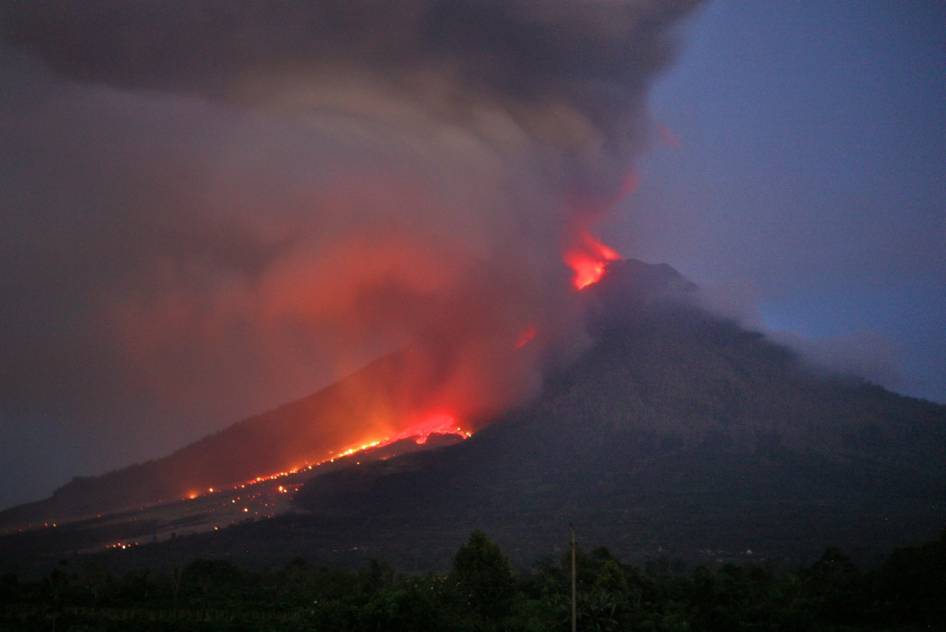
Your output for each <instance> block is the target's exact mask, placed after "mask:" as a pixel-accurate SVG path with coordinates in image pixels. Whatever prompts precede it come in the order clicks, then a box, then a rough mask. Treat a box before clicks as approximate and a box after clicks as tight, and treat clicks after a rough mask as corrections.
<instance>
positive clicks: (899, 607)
mask: <svg viewBox="0 0 946 632" xmlns="http://www.w3.org/2000/svg"><path fill="white" fill-rule="evenodd" d="M577 569H578V570H577V586H578V629H579V630H597V631H605V630H667V631H671V630H674V631H675V630H681V631H682V630H720V631H726V632H734V631H739V630H753V631H755V630H759V631H761V630H812V631H817V630H833V631H841V630H904V631H906V630H931V629H935V630H940V629H946V531H944V532H943V533H942V535H941V536H940V538H939V540H937V541H934V542H930V543H928V544H925V545H922V546H917V547H910V548H903V549H899V550H897V551H895V552H894V553H893V554H892V555H891V556H890V557H889V558H888V559H887V560H886V561H885V562H884V563H883V564H882V565H880V566H879V567H877V568H875V569H872V570H870V571H862V570H860V569H858V568H857V567H856V566H855V565H854V564H853V563H852V562H851V561H850V560H849V559H848V558H847V557H845V555H844V554H843V553H842V552H841V551H839V550H837V549H828V550H827V551H825V553H824V555H823V556H822V557H821V558H820V559H819V560H818V561H817V562H815V563H814V564H812V565H810V566H807V567H802V568H799V569H794V570H786V569H779V568H777V567H775V566H768V565H743V566H736V565H723V566H719V567H712V568H711V567H705V566H700V567H697V568H695V569H692V570H686V569H685V568H681V566H680V565H676V564H670V563H667V562H651V563H648V564H646V565H645V566H644V567H643V568H641V567H637V566H632V565H628V564H624V563H622V562H620V561H619V560H617V559H615V558H614V557H613V556H612V555H611V554H610V553H609V552H608V551H607V550H606V549H604V548H598V549H595V550H593V551H591V552H584V551H579V552H578V555H577ZM569 617H570V558H569V556H567V555H566V556H564V557H563V559H561V560H548V561H545V562H542V563H539V564H538V565H536V566H535V567H534V568H532V569H531V570H529V571H528V572H519V573H516V572H514V571H513V570H512V568H511V566H510V564H509V561H508V560H507V559H506V557H505V556H504V555H503V553H502V551H500V549H499V547H498V546H496V545H495V544H494V543H493V542H491V541H490V540H489V539H488V538H487V537H486V536H485V535H484V534H483V533H480V532H475V533H473V535H472V536H471V537H470V540H469V541H468V542H467V543H466V544H465V545H463V546H462V547H461V548H460V550H459V551H458V552H457V554H456V556H455V557H454V560H453V565H452V568H451V570H450V572H449V573H446V574H437V573H432V574H426V575H402V574H398V573H396V572H395V571H394V570H393V569H391V568H390V567H388V566H387V565H385V564H382V563H378V562H372V563H371V564H370V565H368V566H367V567H366V568H363V569H361V570H359V571H348V570H340V569H332V568H324V567H319V566H314V565H310V564H308V563H306V562H305V561H303V560H301V559H298V560H295V561H293V562H291V563H289V564H288V565H286V566H285V567H283V568H280V569H277V570H269V571H253V572H251V571H247V570H242V569H240V568H238V567H236V566H234V565H233V564H232V563H230V562H227V561H220V560H196V561H193V562H191V563H189V564H187V565H186V566H180V567H175V568H173V569H171V570H170V571H169V572H162V573H158V572H153V571H137V572H132V573H129V574H126V575H124V576H120V577H118V576H113V575H111V574H110V573H108V572H107V571H105V570H104V569H103V568H102V567H101V566H98V565H97V563H96V562H95V560H94V558H90V559H88V560H84V561H83V560H81V559H79V560H73V561H70V562H63V563H61V564H60V565H59V567H58V568H56V569H55V570H54V571H52V572H51V573H50V574H49V575H48V576H46V577H45V578H44V579H42V580H40V581H32V582H22V581H19V580H18V579H17V577H16V576H15V575H6V576H4V577H3V578H2V581H0V629H2V630H11V631H12V630H30V631H33V630H85V631H91V630H131V629H134V630H326V631H332V632H340V631H345V630H352V631H362V630H364V631H369V630H370V631H373V632H377V631H399V630H404V631H410V632H423V631H425V630H429V631H442V630H470V631H473V630H481V631H489V630H496V631H499V630H510V631H512V630H521V631H545V630H567V629H569V620H570V619H569Z"/></svg>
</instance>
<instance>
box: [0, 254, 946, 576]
mask: <svg viewBox="0 0 946 632" xmlns="http://www.w3.org/2000/svg"><path fill="white" fill-rule="evenodd" d="M584 292H586V293H587V296H588V298H587V301H588V305H587V309H588V322H587V327H588V334H589V337H590V340H591V342H590V345H589V347H588V348H587V349H586V350H585V351H584V352H583V353H582V354H581V355H580V356H579V357H578V358H577V359H576V360H575V361H574V362H572V363H570V364H568V365H567V366H564V367H562V368H560V369H558V370H555V371H551V372H550V374H549V375H547V377H546V381H545V384H544V387H543V389H542V392H541V393H540V394H539V395H538V396H537V397H536V398H534V399H533V400H532V401H530V402H528V403H527V404H524V405H522V406H520V407H518V408H517V409H515V410H512V411H509V412H507V413H506V414H505V415H504V416H503V418H501V419H499V420H496V421H495V422H494V423H492V424H491V425H489V426H488V427H486V428H485V429H483V430H481V431H480V432H478V433H477V434H476V435H474V436H473V437H472V438H471V439H469V440H467V441H461V442H458V443H456V444H454V445H449V446H446V447H442V448H439V449H436V450H429V451H425V452H417V453H413V454H407V455H402V456H399V457H395V458H390V459H385V460H376V461H374V462H371V463H362V464H360V465H357V466H354V465H353V466H352V467H346V468H341V469H337V470H335V471H332V472H328V473H325V474H323V475H321V476H318V477H315V478H312V479H310V480H308V481H307V482H306V483H305V484H304V485H302V486H301V488H300V489H299V490H298V491H297V492H296V494H295V497H294V500H293V503H294V506H295V509H296V510H295V512H293V513H290V514H288V515H282V516H278V517H276V518H272V519H267V520H259V521H256V522H252V523H247V524H241V525H238V526H235V527H231V528H228V529H223V530H221V531H220V532H215V533H212V534H203V535H195V536H192V537H188V538H178V539H177V541H176V542H175V543H173V546H174V547H176V548H177V549H178V550H179V551H181V554H193V555H204V556H207V555H209V556H220V557H235V558H240V559H244V560H251V561H252V560H256V561H279V560H285V559H289V558H291V557H293V556H296V555H299V554H300V553H304V554H305V555H306V556H310V557H312V556H314V557H318V558H320V559H323V560H329V561H335V562H337V561H340V560H341V561H346V560H348V561H350V560H355V559H361V558H364V557H379V558H385V559H388V560H390V561H392V562H395V563H396V564H398V565H400V567H402V568H405V569H409V568H430V567H436V566H442V565H443V564H445V563H446V561H447V560H448V559H449V555H450V554H451V552H452V551H454V550H455V549H456V547H457V546H458V544H459V543H460V542H462V541H463V539H464V538H465V537H466V535H467V534H468V533H469V531H470V530H471V529H473V528H482V529H484V530H486V531H487V532H488V533H490V534H491V535H492V536H493V537H495V538H496V539H497V540H498V541H499V542H500V544H501V545H503V547H504V549H505V550H507V551H508V552H509V553H510V554H511V555H512V556H513V558H514V559H515V560H517V561H519V562H530V561H533V560H534V559H535V558H537V557H539V556H541V555H543V554H548V553H550V552H552V551H554V550H556V547H557V546H559V545H560V544H561V543H562V542H563V541H564V534H565V532H566V530H567V527H568V525H569V524H574V525H575V527H576V528H577V529H578V531H579V533H580V534H581V536H582V538H583V539H584V541H586V542H589V543H602V544H607V545H608V546H609V547H611V548H612V549H614V550H615V551H616V552H618V553H620V554H622V555H625V556H628V557H632V558H634V557H636V558H640V557H643V556H660V555H668V556H678V557H681V558H686V559H691V560H704V559H732V558H738V557H747V556H748V557H750V558H754V559H760V558H766V559H772V558H778V559H805V558H807V557H810V556H812V555H814V554H816V553H818V552H819V551H820V550H821V549H823V548H824V546H826V545H827V544H836V545H839V546H842V547H844V548H845V549H847V550H848V551H851V552H853V553H855V554H858V555H861V556H863V557H867V556H870V555H873V554H882V553H884V552H886V550H887V549H889V548H890V547H893V546H896V545H900V544H902V543H904V542H905V541H908V540H910V539H912V538H925V537H930V536H932V535H933V534H935V533H936V532H937V531H939V530H940V529H942V527H943V526H944V524H946V406H941V405H938V404H934V403H931V402H927V401H922V400H917V399H912V398H908V397H903V396H900V395H897V394H895V393H892V392H889V391H887V390H885V389H883V388H881V387H879V386H876V385H873V384H870V383H867V382H864V381H862V380H859V379H857V378H853V377H846V376H838V375H827V374H825V373H823V372H820V371H817V370H814V369H812V368H809V367H808V366H806V364H805V363H804V362H803V361H801V360H800V359H799V358H798V357H797V356H796V355H795V354H794V353H793V352H792V351H790V350H789V349H787V348H785V347H782V346H779V345H778V344H776V343H774V342H772V341H771V340H769V339H768V338H766V336H764V335H763V334H761V333H758V332H753V331H749V330H747V329H745V328H743V327H742V326H740V325H739V324H738V323H736V322H733V321H731V320H727V319H724V318H721V317H719V316H716V315H714V314H711V313H709V312H707V311H705V310H703V309H702V308H700V307H699V305H698V301H697V300H695V297H696V296H697V294H698V292H697V290H696V288H695V287H694V286H693V285H692V284H691V283H689V282H688V281H687V280H686V279H684V278H683V277H682V276H680V275H679V274H678V273H677V272H676V271H674V270H673V269H672V268H670V267H669V266H666V265H648V264H644V263H641V262H638V261H634V260H627V261H619V262H614V263H612V264H610V266H609V268H608V273H607V275H606V276H605V277H604V279H603V280H602V281H601V282H600V283H598V284H597V285H595V286H592V287H589V288H587V289H586V290H584ZM387 362H390V360H382V361H380V362H379V363H378V364H376V365H373V366H372V367H369V368H368V369H366V371H367V373H365V374H364V375H372V376H373V377H372V379H375V378H376V377H377V376H376V375H375V373H377V372H380V375H382V376H383V377H390V378H392V379H393V377H394V375H393V374H392V375H388V374H387V372H388V371H391V369H390V368H389V366H388V364H387ZM393 373H396V371H394V372H393ZM357 379H361V378H357ZM341 384H344V382H343V383H341ZM332 388H342V386H340V385H339V386H336V387H332ZM331 392H332V389H328V390H327V391H323V392H322V393H321V394H319V395H317V396H314V397H315V399H311V398H310V399H308V400H303V401H302V402H298V403H296V404H292V405H290V406H287V407H285V408H283V409H279V410H277V411H274V412H273V413H270V414H268V415H266V416H264V417H261V418H256V419H254V420H250V421H249V422H243V423H242V424H238V425H237V426H234V427H233V428H231V429H228V430H227V431H224V432H223V433H221V434H220V435H215V436H214V437H209V438H208V439H205V440H204V441H202V442H198V443H196V444H194V445H192V446H190V447H188V448H185V450H182V451H181V452H179V453H177V454H175V455H172V456H171V457H168V459H166V460H164V461H159V462H156V464H149V465H146V466H142V468H139V469H130V470H126V471H124V472H118V473H115V474H112V475H109V476H110V477H111V479H109V480H111V481H113V483H112V484H115V485H119V486H120V487H122V488H132V487H134V486H135V485H139V484H140V483H137V482H136V483H126V482H125V481H135V480H140V479H135V478H134V477H136V476H140V474H139V473H138V472H140V471H143V470H144V469H146V468H151V469H152V470H154V471H159V470H160V469H161V468H163V467H172V464H175V463H181V464H183V463H197V462H200V461H201V460H205V461H218V460H220V459H224V458H225V457H224V456H223V455H221V454H220V451H226V450H231V449H238V447H239V445H241V444H242V442H243V439H242V438H243V437H247V436H249V435H246V434H241V433H250V432H251V430H252V433H253V434H252V435H251V436H249V437H250V438H249V439H248V440H251V441H253V442H255V443H256V444H257V445H256V446H255V447H259V446H260V445H262V446H266V445H279V444H280V443H281V442H280V437H284V436H291V435H292V434H293V433H294V432H295V431H296V430H295V425H294V424H296V423H298V420H299V419H301V418H302V417H305V415H307V414H310V412H311V411H308V410H307V409H306V408H305V407H306V406H317V405H318V404H317V402H318V401H321V400H320V399H319V398H320V397H321V398H324V397H327V395H326V393H331ZM307 419H311V417H307ZM185 457H187V458H186V459H185ZM175 467H176V466H175ZM180 467H183V465H180ZM149 480H150V479H149ZM80 489H81V484H80V483H73V484H71V486H66V487H65V488H63V489H62V490H60V492H59V493H57V496H61V497H63V498H65V497H76V498H78V497H80V495H79V494H78V490H80ZM103 489H104V488H103ZM57 496H54V498H53V501H56V498H57ZM83 498H86V499H87V502H89V503H92V501H93V500H94V498H93V497H92V496H87V497H83ZM84 502H86V501H84ZM90 506H91V505H90ZM7 540H8V542H7V543H6V544H7V545H11V541H10V540H9V539H7ZM0 545H2V543H0ZM163 546H164V544H162V543H158V544H155V545H150V546H143V547H140V548H138V549H136V550H135V551H134V552H133V556H134V558H132V556H129V557H127V558H125V559H129V560H130V559H136V560H138V561H139V562H141V563H144V562H146V561H151V562H154V561H156V560H157V561H159V560H160V559H161V557H162V556H163V555H165V553H166V551H165V550H164V549H163V548H162V547H163ZM167 546H172V544H168V545H167ZM124 554H125V553H124V552H123V553H122V555H124Z"/></svg>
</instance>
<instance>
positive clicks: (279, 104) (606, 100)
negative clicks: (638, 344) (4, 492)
mask: <svg viewBox="0 0 946 632" xmlns="http://www.w3.org/2000/svg"><path fill="white" fill-rule="evenodd" d="M694 5H695V3H694V2H689V1H686V2H683V1H681V2H666V1H660V2H658V1H645V0H629V1H626V2H624V1H617V0H607V1H605V0H601V1H587V2H566V1H564V0H562V1H552V0H550V1H527V0H522V1H511V2H510V1H504V2H498V1H497V2H494V1H490V0H483V1H480V2H463V1H450V2H447V1H442V2H438V1H433V0H413V1H409V2H397V3H390V2H379V1H361V2H352V1H345V2H342V1H327V2H317V3H313V2H305V3H302V2H284V3H268V2H240V3H233V2H225V1H211V0H204V1H197V2H168V1H162V2H148V1H145V2H137V3H133V4H129V3H126V2H119V1H117V0H99V1H92V2H83V3H69V2H53V1H37V2H29V3H7V4H6V5H5V6H4V7H3V8H2V9H0V25H2V26H0V36H2V48H0V73H2V76H3V77H4V80H5V83H6V84H7V85H15V86H17V89H16V90H10V91H4V94H3V96H0V140H2V142H3V144H4V146H5V147H7V148H10V151H8V152H6V156H7V157H6V158H5V159H4V160H3V161H2V162H0V180H2V182H3V183H4V187H3V193H0V205H2V206H3V214H2V215H3V217H4V219H3V223H4V226H3V228H4V230H3V231H2V234H0V252H2V253H3V262H2V263H3V266H4V269H5V275H4V276H5V279H6V281H5V282H4V284H3V286H2V289H0V294H2V297H0V298H2V300H0V304H2V305H3V307H2V308H0V323H2V325H3V333H2V336H3V343H4V348H5V351H4V353H3V356H2V365H0V371H2V374H3V380H2V383H3V386H2V387H0V389H2V392H0V401H2V414H3V416H4V417H5V419H6V420H14V421H15V420H16V419H17V418H18V417H22V416H26V415H27V414H29V415H36V414H47V415H50V416H52V417H55V418H58V419H62V420H68V421H63V424H64V425H65V426H67V427H73V428H78V429H81V430H82V432H91V433H93V434H95V433H102V434H103V435H109V436H120V435H121V436H126V437H128V436H131V437H132V439H131V440H130V441H128V445H127V447H126V448H125V449H124V450H119V451H117V453H116V454H115V455H114V456H113V457H111V458H112V460H111V461H108V460H102V461H101V462H98V464H97V466H98V467H102V468H104V467H110V466H115V465H118V464H120V463H122V462H125V461H127V460H131V459H139V458H142V457H144V456H149V455H153V454H154V452H155V449H156V448H157V449H162V450H163V449H166V448H168V447H171V445H174V444H176V443H180V442H182V441H183V440H184V439H190V438H193V437H194V436H195V435H199V434H202V433H204V432H206V431H208V430H211V429H213V428H215V427H218V426H219V424H220V422H221V421H225V420H228V418H235V417H238V416H241V415H242V414H245V413H247V412H249V411H251V410H255V409H260V408H265V407H268V406H270V405H272V404H274V403H276V402H278V401H280V400H284V399H287V398H290V397H296V396H300V395H303V394H305V393H308V392H310V391H311V390H312V389H313V388H314V387H315V386H316V385H318V384H320V383H325V382H326V381H328V380H330V379H332V378H334V377H337V376H338V375H340V374H343V373H345V372H347V371H350V370H352V369H354V368H355V367H357V366H358V365H360V364H361V363H362V362H364V361H366V360H368V359H370V358H372V357H375V356H377V355H378V354H380V353H383V352H385V351H387V350H390V349H395V348H400V347H402V346H411V347H414V348H419V349H421V350H422V352H423V353H425V354H426V355H427V356H428V357H429V358H431V362H435V361H436V363H437V366H438V367H441V368H442V380H441V384H439V385H438V387H437V388H438V389H439V390H441V391H443V392H445V393H451V394H454V395H456V394H460V395H456V397H457V398H458V401H462V402H463V403H462V404H459V405H460V406H461V408H462V410H461V411H460V412H461V414H465V415H471V416H476V415H484V414H487V413H490V412H494V411H495V410H498V409H501V408H502V407H504V406H507V405H509V404H510V403H512V402H514V401H516V400H517V399H519V398H521V397H523V396H526V395H527V394H528V393H529V392H530V390H531V389H533V388H534V387H535V385H536V383H537V380H538V370H537V366H538V365H537V363H538V362H539V361H540V359H541V357H542V355H543V354H544V353H545V352H546V351H545V350H544V349H543V342H542V339H544V340H545V341H546V342H547V341H548V340H550V339H552V338H554V334H555V332H556V331H561V330H565V329H567V328H568V327H570V323H571V321H572V319H573V318H574V305H572V303H571V301H570V295H569V284H568V280H567V279H568V275H567V272H566V270H564V268H563V266H562V264H561V248H562V245H563V244H564V243H566V242H567V241H568V239H569V235H568V233H569V231H572V230H574V229H575V226H576V225H579V226H580V225H581V224H582V222H584V221H590V219H586V218H592V217H594V216H595V215H597V214H599V213H601V212H602V208H603V207H604V205H605V201H606V200H608V199H610V198H611V197H613V195H614V193H615V191H616V190H617V189H618V188H619V187H620V186H621V183H622V182H624V181H625V180H626V177H627V173H628V170H629V169H630V167H631V163H632V160H633V158H634V155H635V152H636V151H637V150H638V149H639V148H640V146H641V139H642V138H643V136H644V135H643V133H642V126H643V125H644V121H645V120H646V117H644V116H643V114H644V113H643V110H644V107H645V96H646V91H647V87H648V85H649V84H650V82H651V81H652V79H653V78H654V77H655V76H656V75H657V73H659V71H660V70H661V69H662V68H663V67H665V66H666V64H667V63H669V61H670V60H671V58H672V53H673V49H674V46H673V44H674V37H673V27H674V25H675V24H676V23H678V22H679V20H680V19H682V18H683V17H684V16H685V15H686V14H687V13H688V12H689V11H691V10H692V8H693V6H694ZM576 218H578V219H576ZM534 323H537V324H538V326H539V329H540V330H541V331H542V332H545V333H546V336H545V337H544V338H542V337H540V338H542V339H537V342H536V344H534V345H530V347H529V348H528V349H527V350H526V351H525V352H515V351H514V350H513V346H514V345H513V343H514V341H515V340H516V337H517V335H518V333H519V332H520V331H521V329H522V328H523V327H525V326H527V325H529V324H534ZM76 432H78V430H76ZM167 437H172V438H173V439H168V438H167ZM162 442H163V443H162ZM169 442H171V443H169Z"/></svg>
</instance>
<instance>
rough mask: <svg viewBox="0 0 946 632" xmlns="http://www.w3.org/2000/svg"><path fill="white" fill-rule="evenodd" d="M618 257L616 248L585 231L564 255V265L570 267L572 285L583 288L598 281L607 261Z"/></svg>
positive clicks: (578, 288)
mask: <svg viewBox="0 0 946 632" xmlns="http://www.w3.org/2000/svg"><path fill="white" fill-rule="evenodd" d="M620 258H621V255H619V254H618V253H617V251H616V250H614V249H613V248H611V247H610V246H607V245H605V244H603V243H601V242H600V241H599V240H597V239H595V238H594V237H593V236H592V235H591V233H589V232H587V231H582V232H581V235H580V238H579V240H578V243H577V244H576V245H575V246H574V247H572V248H571V249H569V250H568V251H567V252H566V253H565V256H564V260H565V263H566V265H568V267H569V268H571V269H572V273H573V274H572V285H573V286H574V287H575V289H576V290H583V289H585V288H586V287H588V286H591V285H594V284H595V283H597V282H598V281H600V280H601V277H603V276H604V273H605V270H606V269H607V267H608V263H610V262H611V261H617V260H619V259H620Z"/></svg>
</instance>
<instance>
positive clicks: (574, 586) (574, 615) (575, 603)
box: [569, 525, 578, 632]
mask: <svg viewBox="0 0 946 632" xmlns="http://www.w3.org/2000/svg"><path fill="white" fill-rule="evenodd" d="M569 528H570V529H571V532H572V632H576V631H577V630H578V591H577V582H576V581H575V577H576V571H575V548H576V547H575V527H574V526H572V525H569Z"/></svg>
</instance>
